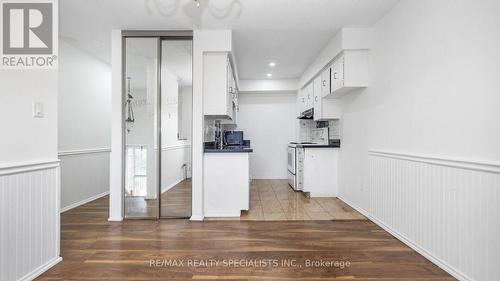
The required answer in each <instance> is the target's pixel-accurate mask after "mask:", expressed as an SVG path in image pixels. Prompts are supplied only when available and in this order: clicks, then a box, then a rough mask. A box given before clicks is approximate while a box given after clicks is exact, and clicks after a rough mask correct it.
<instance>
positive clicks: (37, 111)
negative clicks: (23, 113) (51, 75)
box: [32, 101, 43, 118]
mask: <svg viewBox="0 0 500 281" xmlns="http://www.w3.org/2000/svg"><path fill="white" fill-rule="evenodd" d="M32 107H33V117H34V118H43V103H41V102H39V101H33V103H32Z"/></svg>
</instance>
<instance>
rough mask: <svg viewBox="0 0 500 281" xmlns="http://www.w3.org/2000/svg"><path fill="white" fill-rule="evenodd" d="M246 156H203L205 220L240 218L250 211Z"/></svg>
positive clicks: (242, 154) (248, 175)
mask: <svg viewBox="0 0 500 281" xmlns="http://www.w3.org/2000/svg"><path fill="white" fill-rule="evenodd" d="M249 170H250V159H249V153H205V154H204V164H203V183H204V189H205V190H204V215H205V217H239V216H240V213H241V211H242V210H248V209H249V207H250V173H249Z"/></svg>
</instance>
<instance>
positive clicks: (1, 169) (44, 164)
mask: <svg viewBox="0 0 500 281" xmlns="http://www.w3.org/2000/svg"><path fill="white" fill-rule="evenodd" d="M59 162H60V161H59V159H44V160H35V161H25V162H11V163H2V164H0V176H5V175H13V174H21V173H26V172H31V171H37V170H46V169H52V168H57V167H59Z"/></svg>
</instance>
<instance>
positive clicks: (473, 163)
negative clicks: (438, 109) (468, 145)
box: [368, 149, 500, 174]
mask: <svg viewBox="0 0 500 281" xmlns="http://www.w3.org/2000/svg"><path fill="white" fill-rule="evenodd" d="M368 154H369V155H372V156H378V157H386V158H394V159H401V160H407V161H413V162H422V163H428V164H433V165H440V166H447V167H452V168H460V169H466V170H475V171H483V172H490V173H497V174H500V163H494V162H488V161H477V160H466V159H453V158H448V157H444V156H436V155H434V156H431V155H419V154H410V153H401V152H391V151H384V150H375V149H372V150H369V151H368Z"/></svg>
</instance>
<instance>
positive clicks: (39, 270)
mask: <svg viewBox="0 0 500 281" xmlns="http://www.w3.org/2000/svg"><path fill="white" fill-rule="evenodd" d="M60 261H62V258H61V257H55V258H53V259H51V260H50V261H48V262H47V263H45V264H43V265H41V266H40V267H38V268H37V269H35V270H33V271H32V272H30V273H28V274H26V275H24V276H23V277H21V279H19V280H18V281H31V280H33V279H35V278H37V277H38V276H40V275H42V274H43V273H44V272H45V271H47V270H49V269H50V268H51V267H53V266H54V265H56V264H58V263H59V262H60Z"/></svg>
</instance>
